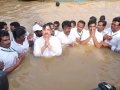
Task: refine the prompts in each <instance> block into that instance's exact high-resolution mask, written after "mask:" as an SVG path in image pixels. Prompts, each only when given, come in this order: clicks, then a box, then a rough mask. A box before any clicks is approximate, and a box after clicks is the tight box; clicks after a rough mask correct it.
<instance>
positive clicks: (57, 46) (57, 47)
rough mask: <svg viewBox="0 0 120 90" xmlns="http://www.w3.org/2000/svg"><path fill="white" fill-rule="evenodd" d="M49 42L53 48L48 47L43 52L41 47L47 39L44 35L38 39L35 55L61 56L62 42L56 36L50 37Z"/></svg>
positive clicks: (35, 44) (35, 45)
mask: <svg viewBox="0 0 120 90" xmlns="http://www.w3.org/2000/svg"><path fill="white" fill-rule="evenodd" d="M49 43H50V45H51V46H52V48H51V49H49V48H46V49H45V51H44V52H43V54H42V53H41V48H42V47H43V46H44V44H45V40H44V38H43V36H42V37H40V38H39V39H37V40H36V41H35V43H34V51H33V54H34V56H46V57H51V56H59V55H61V54H62V46H61V43H60V41H59V40H58V39H57V38H56V37H55V36H51V37H50V40H49Z"/></svg>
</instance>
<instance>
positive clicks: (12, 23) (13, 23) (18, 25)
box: [10, 22, 20, 28]
mask: <svg viewBox="0 0 120 90" xmlns="http://www.w3.org/2000/svg"><path fill="white" fill-rule="evenodd" d="M10 26H14V27H15V28H17V27H20V23H19V22H11V23H10Z"/></svg>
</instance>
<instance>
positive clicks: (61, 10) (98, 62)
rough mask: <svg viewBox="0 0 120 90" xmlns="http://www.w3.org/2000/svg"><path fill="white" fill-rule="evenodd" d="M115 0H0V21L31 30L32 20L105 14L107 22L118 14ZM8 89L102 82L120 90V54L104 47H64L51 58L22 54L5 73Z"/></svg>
mask: <svg viewBox="0 0 120 90" xmlns="http://www.w3.org/2000/svg"><path fill="white" fill-rule="evenodd" d="M119 9H120V1H119V0H111V1H110V0H106V1H105V0H101V1H88V2H84V3H75V2H72V3H68V2H67V3H65V2H62V3H61V5H60V7H55V3H54V2H39V1H31V2H22V1H17V0H0V21H5V22H7V23H8V25H9V23H10V22H12V21H18V22H20V23H21V25H23V26H25V27H26V28H27V30H28V31H29V32H30V33H31V32H32V25H33V23H34V22H35V21H38V22H41V23H46V22H48V21H54V20H59V21H60V22H62V21H63V20H67V19H68V20H72V19H73V20H76V21H78V20H79V19H83V20H85V21H86V22H87V21H88V19H89V17H90V16H92V15H95V16H96V17H97V18H98V17H99V16H100V15H103V14H104V15H105V16H106V19H107V21H108V24H110V23H111V20H112V18H113V17H115V16H119V15H120V10H119ZM8 79H9V84H10V90H91V89H93V88H95V87H97V84H98V83H100V82H102V81H106V82H109V83H111V84H113V85H115V86H116V87H117V90H120V54H119V53H115V52H112V51H110V50H109V49H107V48H102V49H97V48H95V47H90V46H78V47H74V48H66V49H64V51H63V55H61V56H59V57H53V58H43V57H39V58H37V57H34V56H33V55H32V52H30V51H29V52H28V53H27V54H26V58H25V60H24V62H23V63H22V64H21V65H20V67H18V68H17V69H16V70H15V71H14V72H12V73H11V74H10V75H9V76H8Z"/></svg>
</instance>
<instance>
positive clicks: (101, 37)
mask: <svg viewBox="0 0 120 90" xmlns="http://www.w3.org/2000/svg"><path fill="white" fill-rule="evenodd" d="M88 37H90V33H89V31H87V30H86V31H85V33H83V35H82V37H81V40H82V41H83V40H86V39H87V38H88ZM95 37H96V39H97V41H98V42H99V43H100V42H101V41H103V35H102V34H101V33H100V32H98V31H97V30H96V32H95ZM88 45H94V42H93V38H91V39H90V41H89V42H88Z"/></svg>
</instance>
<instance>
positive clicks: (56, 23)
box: [54, 21, 60, 30]
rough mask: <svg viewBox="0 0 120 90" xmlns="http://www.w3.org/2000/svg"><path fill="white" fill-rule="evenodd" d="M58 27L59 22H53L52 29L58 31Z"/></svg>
mask: <svg viewBox="0 0 120 90" xmlns="http://www.w3.org/2000/svg"><path fill="white" fill-rule="evenodd" d="M59 26H60V22H59V21H55V22H54V28H55V30H59Z"/></svg>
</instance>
